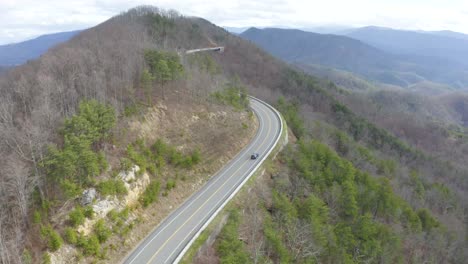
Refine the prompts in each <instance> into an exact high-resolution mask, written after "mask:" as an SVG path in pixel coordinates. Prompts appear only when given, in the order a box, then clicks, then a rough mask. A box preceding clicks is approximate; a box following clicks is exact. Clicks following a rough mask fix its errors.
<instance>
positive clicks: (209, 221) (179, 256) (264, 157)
mask: <svg viewBox="0 0 468 264" xmlns="http://www.w3.org/2000/svg"><path fill="white" fill-rule="evenodd" d="M248 97H249V98H250V99H253V100H255V101H257V102H260V103H262V104H263V105H265V106H267V107H268V108H270V109H271V110H272V111H273V112H274V113H275V115H276V118H277V119H278V122H279V123H280V129H279V132H278V134H277V135H276V139H275V142H274V143H273V144H272V146H271V148H270V149H269V150H268V152H267V153H266V155H262V158H261V159H260V162H258V163H257V165H255V167H254V168H253V169H252V170H251V171H250V172H249V174H248V175H247V177H245V178H244V180H243V181H242V182H241V183H240V184H239V185H238V186H237V187H236V189H235V190H234V191H233V192H232V193H231V195H229V197H228V198H226V200H224V202H223V203H222V204H221V205H220V206H219V207H218V209H216V211H214V212H213V214H212V215H211V216H210V218H208V220H207V221H206V222H205V224H203V226H202V227H201V228H200V229H199V230H198V231H197V233H195V235H194V236H193V237H192V239H190V241H189V242H188V243H187V244H186V245H185V247H184V248H183V249H182V251H181V252H180V253H179V255H178V256H177V258H176V259H175V260H174V262H173V263H176V264H177V263H179V262H180V261H181V260H182V258H183V257H184V255H185V253H187V251H188V250H189V248H190V247H191V246H192V244H193V243H194V242H195V240H196V239H197V238H198V237H199V236H200V234H201V232H203V230H205V229H206V228H207V227H208V225H209V224H210V223H211V222H212V221H213V219H214V218H215V217H216V216H217V215H218V213H219V212H220V211H221V210H222V209H223V208H224V207H225V206H226V204H227V203H228V202H229V201H230V200H231V199H232V198H233V197H234V196H235V195H236V194H237V193H238V192H239V190H240V189H241V188H242V187H243V186H244V184H245V183H246V182H247V181H248V180H249V179H250V178H251V177H252V175H253V174H254V173H255V172H256V171H257V169H258V168H259V167H260V166H261V165H262V164H263V162H264V161H265V160H266V159H267V158H268V157H269V156H270V154H271V152H272V151H273V149H274V148H275V146H276V145H277V144H278V141H279V140H280V138H281V135H282V134H283V122H282V120H281V115H280V113H279V112H278V110H276V109H275V108H274V107H273V106H271V105H269V104H268V103H266V102H264V101H262V100H260V99H258V98H255V97H253V96H250V95H249V96H248ZM254 112H255V111H254ZM255 114H256V115H257V113H255Z"/></svg>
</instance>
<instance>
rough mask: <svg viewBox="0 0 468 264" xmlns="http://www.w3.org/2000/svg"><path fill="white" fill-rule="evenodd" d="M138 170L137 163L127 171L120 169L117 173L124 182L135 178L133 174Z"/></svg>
mask: <svg viewBox="0 0 468 264" xmlns="http://www.w3.org/2000/svg"><path fill="white" fill-rule="evenodd" d="M138 171H140V167H139V166H138V165H134V166H133V167H132V168H131V169H130V170H129V171H121V172H120V173H119V178H120V179H122V180H123V181H124V182H126V183H129V182H131V181H133V180H135V176H136V173H137V172H138Z"/></svg>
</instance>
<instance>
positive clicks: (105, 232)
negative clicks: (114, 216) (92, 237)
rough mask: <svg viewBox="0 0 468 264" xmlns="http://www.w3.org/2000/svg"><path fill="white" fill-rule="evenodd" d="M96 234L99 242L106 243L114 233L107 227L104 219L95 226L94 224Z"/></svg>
mask: <svg viewBox="0 0 468 264" xmlns="http://www.w3.org/2000/svg"><path fill="white" fill-rule="evenodd" d="M94 232H95V233H96V236H97V238H98V240H99V242H101V243H104V242H106V241H107V239H109V237H110V236H111V234H112V232H111V230H110V229H109V228H108V227H107V225H106V222H105V221H104V219H99V220H98V221H97V222H96V223H95V224H94Z"/></svg>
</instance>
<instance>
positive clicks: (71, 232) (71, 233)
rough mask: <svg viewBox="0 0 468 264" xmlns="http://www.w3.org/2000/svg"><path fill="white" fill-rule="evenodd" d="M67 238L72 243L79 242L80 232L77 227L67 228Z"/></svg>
mask: <svg viewBox="0 0 468 264" xmlns="http://www.w3.org/2000/svg"><path fill="white" fill-rule="evenodd" d="M65 240H66V241H67V242H68V243H69V244H72V245H75V244H76V243H77V242H78V234H77V232H76V230H75V229H73V228H71V227H67V228H65Z"/></svg>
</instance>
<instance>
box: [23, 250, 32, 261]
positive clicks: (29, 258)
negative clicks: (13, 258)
mask: <svg viewBox="0 0 468 264" xmlns="http://www.w3.org/2000/svg"><path fill="white" fill-rule="evenodd" d="M21 261H22V262H21V263H22V264H32V261H33V259H32V256H31V252H29V250H28V249H27V248H25V249H24V250H23V254H21Z"/></svg>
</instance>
